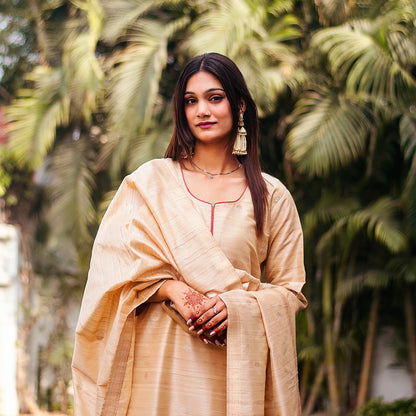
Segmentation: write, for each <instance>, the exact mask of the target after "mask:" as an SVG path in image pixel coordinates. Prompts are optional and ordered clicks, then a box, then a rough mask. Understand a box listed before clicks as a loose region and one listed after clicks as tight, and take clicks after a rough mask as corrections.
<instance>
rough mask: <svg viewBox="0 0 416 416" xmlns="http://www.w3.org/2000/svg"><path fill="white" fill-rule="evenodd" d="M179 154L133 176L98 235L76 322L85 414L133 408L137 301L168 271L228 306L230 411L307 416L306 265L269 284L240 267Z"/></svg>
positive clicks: (76, 365) (76, 367) (78, 385)
mask: <svg viewBox="0 0 416 416" xmlns="http://www.w3.org/2000/svg"><path fill="white" fill-rule="evenodd" d="M176 163H177V162H173V161H172V160H171V159H159V160H153V161H151V162H148V163H146V164H144V165H142V166H141V167H140V168H139V169H137V170H136V171H135V172H134V173H132V174H131V175H129V176H127V177H126V178H125V180H124V181H123V183H122V185H121V186H120V188H119V190H118V191H117V194H116V196H115V197H114V199H113V201H112V202H111V204H110V206H109V208H108V210H107V212H106V214H105V216H104V218H103V221H102V223H101V225H100V228H99V231H98V233H97V237H96V240H95V242H94V247H93V254H92V259H91V267H90V271H89V276H88V281H87V285H86V288H85V293H84V298H83V302H82V307H81V312H80V317H79V322H78V325H77V330H76V340H75V350H74V357H73V381H74V389H75V401H76V409H78V413H76V416H87V415H96V416H116V415H124V414H125V413H126V410H127V406H128V401H129V384H130V383H131V377H132V367H133V360H134V359H135V357H134V352H133V348H132V346H133V345H134V341H135V339H134V337H135V333H134V320H135V319H136V314H135V310H136V308H137V307H138V306H140V305H141V304H143V303H144V302H146V301H147V300H148V299H149V297H151V296H152V295H153V294H154V293H155V292H156V291H157V290H158V289H159V287H160V286H161V285H162V284H163V282H164V281H165V280H166V279H178V280H183V281H185V282H186V283H187V284H188V285H189V286H191V287H193V288H194V289H195V290H197V291H199V292H200V293H203V294H208V293H209V294H218V295H220V297H221V298H222V299H223V301H224V302H225V304H226V306H227V310H228V320H229V326H228V331H227V416H257V415H258V416H260V415H263V414H264V406H265V398H268V399H269V400H272V402H273V406H274V409H275V412H276V414H279V415H282V416H295V415H300V414H301V410H300V400H299V392H298V376H297V359H296V344H295V335H296V333H295V314H296V312H297V311H298V310H299V309H300V308H303V307H305V306H306V300H305V299H304V297H303V296H302V294H301V293H300V289H301V287H302V285H303V283H304V272H303V271H302V270H296V273H295V272H294V273H291V274H290V275H289V276H288V278H287V281H286V282H284V283H283V284H276V285H275V284H273V282H272V284H268V285H264V284H262V283H261V282H260V281H259V280H258V279H256V278H254V277H252V276H250V275H249V274H248V273H247V272H245V271H243V270H237V269H235V268H234V267H233V265H232V264H231V263H230V261H229V260H228V258H227V257H226V256H225V254H224V253H223V251H222V250H221V248H220V247H219V246H218V244H217V242H216V241H215V239H214V237H213V236H212V235H211V233H210V231H209V229H208V228H207V227H206V225H205V224H204V222H203V220H202V219H201V217H200V215H199V214H198V213H197V212H196V211H195V209H194V207H193V205H192V202H191V201H190V199H189V196H188V195H187V194H186V193H185V192H184V190H183V187H182V186H181V184H180V182H179V176H178V167H177V165H176Z"/></svg>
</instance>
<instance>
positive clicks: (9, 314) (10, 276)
mask: <svg viewBox="0 0 416 416" xmlns="http://www.w3.org/2000/svg"><path fill="white" fill-rule="evenodd" d="M18 240H19V239H18V234H17V231H16V229H15V227H13V226H11V225H8V224H2V223H0V416H17V414H18V411H19V409H18V408H19V405H18V399H17V393H16V342H17V305H18V250H19V248H18V247H19V245H18Z"/></svg>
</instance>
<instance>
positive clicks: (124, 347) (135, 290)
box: [73, 53, 306, 416]
mask: <svg viewBox="0 0 416 416" xmlns="http://www.w3.org/2000/svg"><path fill="white" fill-rule="evenodd" d="M173 100H174V111H175V130H174V133H173V137H172V140H171V142H170V144H169V147H168V149H167V152H166V158H164V159H159V160H153V161H150V162H148V163H146V164H144V165H142V166H141V167H140V168H139V169H137V170H136V171H135V172H133V173H132V174H131V175H129V176H127V177H126V178H125V180H124V181H123V183H122V185H121V186H120V188H119V190H118V192H117V195H116V196H115V198H114V200H113V201H112V203H111V204H110V206H109V208H108V211H107V213H106V215H105V216H104V219H103V221H102V223H101V226H100V229H99V231H98V234H97V237H96V241H95V244H94V248H93V255H92V260H91V268H90V272H89V277H88V282H87V286H86V289H85V294H84V299H83V303H82V307H81V314H80V319H79V323H78V327H77V335H76V343H75V352H74V359H73V379H74V387H75V414H76V416H89V415H103V416H112V415H128V416H132V415H146V416H150V415H158V416H163V415H201V416H204V415H206V416H208V415H209V416H220V415H221V416H225V415H227V416H260V415H267V416H271V415H285V416H296V415H300V413H301V412H300V404H299V393H298V379H297V364H296V347H295V314H296V312H297V311H298V310H299V309H300V308H303V307H305V306H306V301H305V299H304V297H303V296H302V294H301V293H300V290H301V288H302V286H303V284H304V278H305V276H304V266H303V246H302V231H301V227H300V223H299V218H298V215H297V212H296V208H295V205H294V203H293V200H292V198H291V196H290V194H289V192H288V191H287V189H286V188H285V187H284V186H283V185H282V184H281V182H279V181H278V180H277V179H275V178H273V177H271V176H269V175H267V174H262V173H261V170H260V165H259V160H258V154H257V141H258V119H257V111H256V106H255V104H254V102H253V100H252V98H251V96H250V94H249V92H248V89H247V86H246V83H245V81H244V79H243V76H242V75H241V73H240V71H239V70H238V68H237V67H236V66H235V64H234V63H233V62H232V61H231V60H229V59H228V58H226V57H225V56H222V55H219V54H216V53H210V54H205V55H202V56H199V57H196V58H194V59H193V60H191V61H190V62H189V64H188V65H187V66H186V67H185V69H184V71H183V72H182V74H181V76H180V78H179V81H178V83H177V86H176V90H175V94H174V98H173ZM262 275H263V277H264V281H265V282H266V283H262V281H261V280H262Z"/></svg>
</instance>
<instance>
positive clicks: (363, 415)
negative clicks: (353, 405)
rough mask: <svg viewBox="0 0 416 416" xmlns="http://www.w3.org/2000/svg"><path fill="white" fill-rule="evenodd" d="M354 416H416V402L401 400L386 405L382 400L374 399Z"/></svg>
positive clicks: (353, 415)
mask: <svg viewBox="0 0 416 416" xmlns="http://www.w3.org/2000/svg"><path fill="white" fill-rule="evenodd" d="M352 416H416V400H414V399H401V400H396V401H394V402H392V403H384V402H383V401H382V400H381V399H373V400H370V401H369V402H368V403H366V404H365V405H364V406H362V407H360V408H359V409H358V410H357V411H356V412H354V413H353V414H352Z"/></svg>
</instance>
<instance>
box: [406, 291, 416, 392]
mask: <svg viewBox="0 0 416 416" xmlns="http://www.w3.org/2000/svg"><path fill="white" fill-rule="evenodd" d="M404 312H405V320H406V338H407V350H408V354H409V362H410V372H411V377H412V383H413V395H414V396H416V323H415V308H414V306H413V299H412V292H411V291H410V290H405V293H404Z"/></svg>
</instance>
